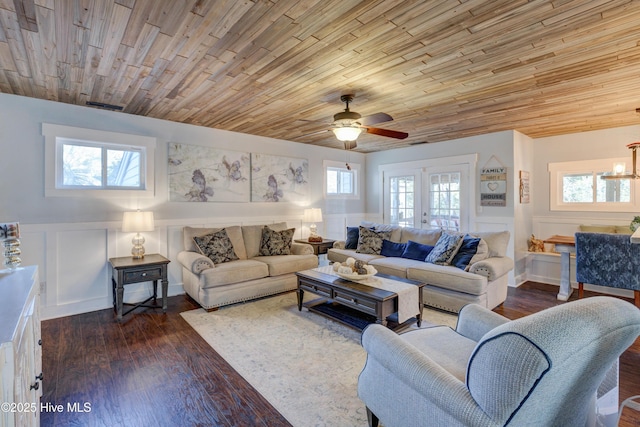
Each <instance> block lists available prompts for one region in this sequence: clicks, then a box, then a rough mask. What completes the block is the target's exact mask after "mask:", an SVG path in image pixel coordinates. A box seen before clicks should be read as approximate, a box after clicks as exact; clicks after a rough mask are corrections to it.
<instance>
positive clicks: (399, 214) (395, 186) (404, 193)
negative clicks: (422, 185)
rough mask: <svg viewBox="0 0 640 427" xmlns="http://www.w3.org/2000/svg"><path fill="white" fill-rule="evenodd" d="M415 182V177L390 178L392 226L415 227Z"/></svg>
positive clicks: (390, 216) (390, 215)
mask: <svg viewBox="0 0 640 427" xmlns="http://www.w3.org/2000/svg"><path fill="white" fill-rule="evenodd" d="M414 182H415V178H414V176H413V175H409V176H393V177H390V178H389V205H390V212H389V218H390V223H391V224H392V225H399V226H402V227H413V226H414V215H413V212H414Z"/></svg>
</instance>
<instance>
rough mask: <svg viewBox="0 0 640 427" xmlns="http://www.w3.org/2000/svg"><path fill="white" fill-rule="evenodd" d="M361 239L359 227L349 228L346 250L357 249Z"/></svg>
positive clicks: (345, 243) (345, 244)
mask: <svg viewBox="0 0 640 427" xmlns="http://www.w3.org/2000/svg"><path fill="white" fill-rule="evenodd" d="M359 237H360V228H359V227H347V240H346V241H345V242H344V248H345V249H357V248H358V238H359Z"/></svg>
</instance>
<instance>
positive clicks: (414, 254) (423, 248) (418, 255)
mask: <svg viewBox="0 0 640 427" xmlns="http://www.w3.org/2000/svg"><path fill="white" fill-rule="evenodd" d="M406 245H407V246H406V248H405V250H404V252H403V253H402V254H401V255H400V256H401V257H402V258H409V259H415V260H416V261H423V262H424V260H425V259H426V258H427V255H429V254H430V253H431V251H432V250H433V248H434V247H433V246H431V245H423V244H422V243H418V242H414V241H413V240H409V241H408V242H407V243H406Z"/></svg>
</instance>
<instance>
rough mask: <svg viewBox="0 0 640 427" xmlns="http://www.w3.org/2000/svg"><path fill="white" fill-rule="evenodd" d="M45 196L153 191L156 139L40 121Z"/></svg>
mask: <svg viewBox="0 0 640 427" xmlns="http://www.w3.org/2000/svg"><path fill="white" fill-rule="evenodd" d="M42 130H43V134H44V136H45V144H46V146H45V153H46V154H45V155H46V162H45V179H46V185H45V194H46V195H47V196H95V197H121V196H128V195H136V196H138V197H140V196H153V191H154V189H153V162H154V151H155V138H150V137H144V136H139V135H129V134H121V133H115V132H106V131H96V130H91V129H82V128H74V127H69V126H60V125H51V124H46V123H45V124H43V127H42Z"/></svg>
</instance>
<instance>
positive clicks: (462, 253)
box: [451, 234, 482, 270]
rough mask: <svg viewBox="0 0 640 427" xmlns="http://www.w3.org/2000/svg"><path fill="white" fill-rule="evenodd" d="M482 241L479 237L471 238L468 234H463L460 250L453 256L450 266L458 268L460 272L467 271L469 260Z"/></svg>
mask: <svg viewBox="0 0 640 427" xmlns="http://www.w3.org/2000/svg"><path fill="white" fill-rule="evenodd" d="M481 240H482V239H481V238H479V237H471V236H469V235H468V234H465V236H464V238H463V239H462V245H460V249H458V252H457V253H456V254H455V255H454V256H453V259H452V260H451V265H453V266H454V267H457V268H460V269H462V270H468V268H467V267H469V264H470V263H471V259H472V258H473V256H474V255H475V254H476V252H477V251H478V245H479V244H480V241H481Z"/></svg>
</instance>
